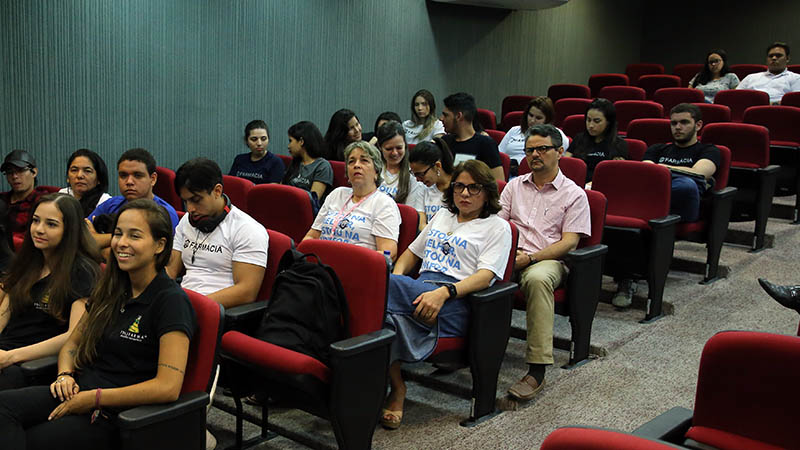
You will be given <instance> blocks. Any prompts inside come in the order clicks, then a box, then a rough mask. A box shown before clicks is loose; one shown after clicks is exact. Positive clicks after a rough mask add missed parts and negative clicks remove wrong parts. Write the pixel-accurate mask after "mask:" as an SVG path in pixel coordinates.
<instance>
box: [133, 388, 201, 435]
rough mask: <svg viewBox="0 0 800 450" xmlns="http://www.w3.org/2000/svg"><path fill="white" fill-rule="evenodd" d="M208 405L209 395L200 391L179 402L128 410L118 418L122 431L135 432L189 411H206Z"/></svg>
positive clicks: (181, 397)
mask: <svg viewBox="0 0 800 450" xmlns="http://www.w3.org/2000/svg"><path fill="white" fill-rule="evenodd" d="M207 405H208V393H206V392H202V391H198V392H190V393H188V394H181V396H180V397H178V400H176V401H174V402H170V403H164V404H161V405H144V406H137V407H135V408H131V409H127V410H125V411H122V412H121V413H119V416H117V419H118V424H119V427H120V428H121V429H127V430H134V429H137V428H142V427H146V426H148V425H152V424H153V423H156V422H161V421H163V420H166V419H172V418H175V417H178V416H181V415H183V414H186V413H187V412H189V411H193V410H196V409H205V407H206V406H207Z"/></svg>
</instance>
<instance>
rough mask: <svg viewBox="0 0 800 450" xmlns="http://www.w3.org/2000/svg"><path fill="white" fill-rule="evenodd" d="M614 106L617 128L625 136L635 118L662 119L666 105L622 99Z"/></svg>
mask: <svg viewBox="0 0 800 450" xmlns="http://www.w3.org/2000/svg"><path fill="white" fill-rule="evenodd" d="M647 76H650V75H647ZM614 107H615V108H616V109H617V130H618V131H619V134H621V135H623V136H626V135H627V134H626V133H627V130H628V124H629V123H630V122H631V121H632V120H634V119H645V118H653V119H660V118H661V117H663V116H664V107H663V106H661V104H660V103H656V102H651V101H642V100H620V101H618V102H617V103H614Z"/></svg>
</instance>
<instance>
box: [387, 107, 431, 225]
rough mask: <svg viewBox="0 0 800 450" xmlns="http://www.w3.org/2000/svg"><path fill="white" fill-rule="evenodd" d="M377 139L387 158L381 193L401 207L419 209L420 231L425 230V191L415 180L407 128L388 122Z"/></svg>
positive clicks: (398, 123)
mask: <svg viewBox="0 0 800 450" xmlns="http://www.w3.org/2000/svg"><path fill="white" fill-rule="evenodd" d="M375 136H376V137H377V138H378V148H379V149H380V150H381V156H382V157H383V172H381V178H383V183H382V184H381V185H380V187H378V189H379V190H380V191H381V192H384V193H386V194H388V195H389V196H390V197H392V198H393V199H394V200H395V201H396V202H397V203H402V204H405V205H408V206H411V207H412V208H414V209H416V210H417V212H418V213H419V216H420V226H419V228H420V229H422V227H424V226H425V223H426V222H427V219H426V217H425V204H424V201H425V190H424V187H423V185H422V183H420V182H419V181H417V180H416V178H414V177H412V176H411V169H410V167H409V164H408V146H407V145H406V139H405V131H404V130H403V125H401V124H400V122H395V121H390V122H386V123H385V124H383V125H381V126H380V128H378V131H377V132H376V133H375Z"/></svg>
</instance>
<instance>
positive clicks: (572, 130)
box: [561, 113, 586, 139]
mask: <svg viewBox="0 0 800 450" xmlns="http://www.w3.org/2000/svg"><path fill="white" fill-rule="evenodd" d="M585 130H586V118H585V116H584V115H583V113H581V114H573V115H571V116H569V117H567V118H565V119H564V122H563V123H562V124H561V131H563V132H564V134H566V135H567V136H569V137H570V138H572V139H575V136H577V135H578V133H580V132H582V131H585Z"/></svg>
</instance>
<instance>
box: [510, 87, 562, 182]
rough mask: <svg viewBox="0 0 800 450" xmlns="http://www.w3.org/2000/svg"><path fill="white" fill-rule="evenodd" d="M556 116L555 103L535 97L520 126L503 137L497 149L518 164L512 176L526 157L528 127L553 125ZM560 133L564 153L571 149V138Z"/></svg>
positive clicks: (526, 109) (529, 104) (515, 165)
mask: <svg viewBox="0 0 800 450" xmlns="http://www.w3.org/2000/svg"><path fill="white" fill-rule="evenodd" d="M554 116H555V109H554V108H553V101H552V100H550V98H549V97H534V98H533V99H531V101H530V102H528V106H527V107H526V108H525V113H524V114H522V119H521V120H520V124H519V125H517V126H514V127H511V129H510V130H508V133H506V135H505V136H504V137H503V140H502V141H500V145H498V146H497V149H498V150H500V151H501V152H503V153H505V154H506V155H508V156H509V157H510V158H511V159H512V161H513V162H516V164H513V163H512V165H513V166H514V168H513V169H512V175H516V173H517V169H516V168H517V165H518V164H519V163H520V162H521V161H522V158H524V157H525V132H526V131H528V127H532V126H534V125H541V124H544V123H549V124H552V123H553V117H554ZM558 131H559V133H561V140H562V142H564V151H566V150H567V148H569V138H568V137H567V135H566V134H564V132H563V131H561V129H560V128H559V129H558Z"/></svg>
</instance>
